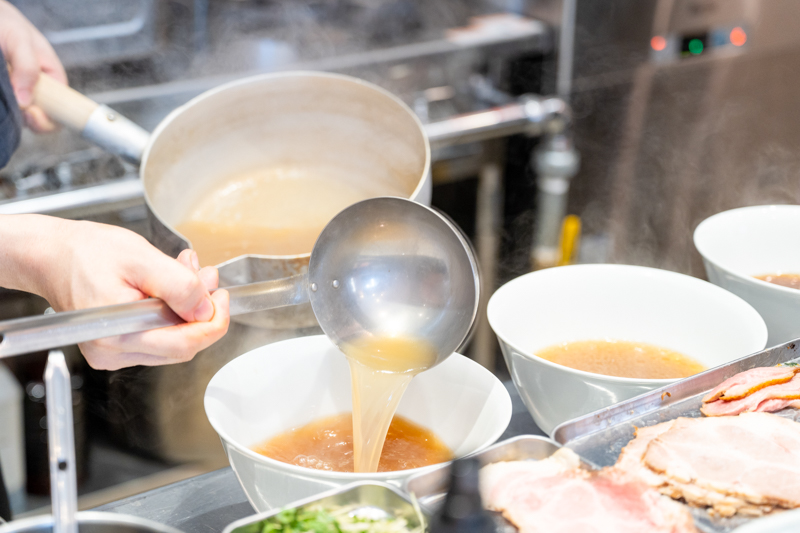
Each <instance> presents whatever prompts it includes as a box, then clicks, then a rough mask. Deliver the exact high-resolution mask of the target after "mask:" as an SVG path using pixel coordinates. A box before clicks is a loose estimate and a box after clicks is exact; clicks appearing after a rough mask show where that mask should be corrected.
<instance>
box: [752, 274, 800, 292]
mask: <svg viewBox="0 0 800 533" xmlns="http://www.w3.org/2000/svg"><path fill="white" fill-rule="evenodd" d="M753 277H754V278H756V279H760V280H761V281H766V282H767V283H773V284H775V285H780V286H781V287H789V288H790V289H800V274H764V275H762V276H753Z"/></svg>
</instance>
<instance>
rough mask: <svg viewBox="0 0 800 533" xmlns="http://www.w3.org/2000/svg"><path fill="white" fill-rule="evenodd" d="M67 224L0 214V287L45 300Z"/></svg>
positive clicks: (31, 216)
mask: <svg viewBox="0 0 800 533" xmlns="http://www.w3.org/2000/svg"><path fill="white" fill-rule="evenodd" d="M69 224H70V222H69V221H66V220H63V219H59V218H55V217H48V216H43V215H0V287H5V288H8V289H16V290H20V291H26V292H32V293H34V294H38V295H40V296H43V297H45V298H47V297H48V294H47V292H48V290H47V289H48V285H49V284H50V283H52V282H53V280H52V279H51V277H52V270H53V269H54V268H57V266H58V263H59V259H58V258H59V256H62V260H63V259H64V258H63V253H64V250H62V248H63V246H64V243H65V242H66V240H67V233H69V231H68V225H69Z"/></svg>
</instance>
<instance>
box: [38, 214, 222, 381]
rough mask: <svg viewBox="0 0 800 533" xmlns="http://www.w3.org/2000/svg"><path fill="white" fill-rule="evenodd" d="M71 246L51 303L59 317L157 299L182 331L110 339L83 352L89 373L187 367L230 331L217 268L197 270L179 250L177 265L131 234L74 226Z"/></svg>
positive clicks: (110, 228)
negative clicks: (91, 370)
mask: <svg viewBox="0 0 800 533" xmlns="http://www.w3.org/2000/svg"><path fill="white" fill-rule="evenodd" d="M70 226H71V227H70V228H69V231H71V237H70V236H67V237H66V238H65V242H68V243H69V244H70V246H69V248H68V251H67V253H66V257H64V258H63V262H62V263H61V265H60V267H61V268H59V270H60V271H61V273H62V275H61V276H57V275H54V276H53V277H52V279H53V281H54V282H55V283H52V284H51V287H50V289H49V291H48V293H49V294H48V295H46V296H45V297H46V298H47V300H48V302H50V304H51V305H52V306H53V308H54V309H55V310H56V311H65V310H70V309H83V308H87V307H98V306H103V305H111V304H117V303H123V302H130V301H134V300H141V299H143V298H146V297H148V296H152V297H155V298H161V299H162V300H164V301H165V302H166V303H167V305H169V306H170V308H171V309H172V310H173V311H174V312H175V313H176V314H177V315H178V316H180V317H181V318H183V319H184V320H186V321H187V323H186V324H181V325H178V326H173V327H169V328H161V329H155V330H150V331H144V332H141V333H132V334H128V335H121V336H119V337H110V338H106V339H100V340H97V341H93V342H87V343H83V344H81V345H80V348H81V351H82V352H83V355H84V357H86V360H87V361H88V362H89V364H90V365H91V366H92V367H93V368H98V369H103V370H115V369H118V368H123V367H127V366H133V365H148V366H153V365H165V364H171V363H179V362H183V361H188V360H190V359H192V358H193V357H194V355H195V354H196V353H197V352H198V351H200V350H202V349H204V348H207V347H208V346H210V345H211V344H213V343H214V342H216V341H217V340H219V339H220V338H221V337H222V336H223V335H224V334H225V332H226V331H227V329H228V324H229V315H228V293H227V291H224V290H223V291H216V292H215V293H214V294H213V295H210V294H209V291H210V290H212V289H215V288H217V285H218V283H219V275H218V272H217V269H216V268H214V267H205V268H203V269H200V265H199V262H198V259H197V253H196V252H194V251H192V250H184V251H183V252H181V254H180V255H179V256H178V260H177V261H176V260H174V259H172V258H170V257H168V256H166V255H164V254H163V253H161V252H160V251H159V250H157V249H156V248H154V247H153V246H152V245H151V244H150V243H148V242H147V241H146V240H145V239H144V238H142V237H140V236H139V235H136V234H135V233H133V232H130V231H127V230H124V229H121V228H117V227H114V226H106V225H102V224H94V223H91V222H72V223H71V224H70Z"/></svg>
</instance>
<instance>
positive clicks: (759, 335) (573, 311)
mask: <svg viewBox="0 0 800 533" xmlns="http://www.w3.org/2000/svg"><path fill="white" fill-rule="evenodd" d="M488 315H489V323H490V324H491V326H492V329H493V330H494V332H495V333H496V334H497V337H498V338H499V340H500V346H501V347H502V350H503V356H504V357H505V360H506V364H507V365H508V368H509V370H510V372H511V377H512V379H513V380H514V384H515V385H516V386H517V390H518V391H519V393H520V396H521V397H522V400H523V401H524V402H525V405H526V407H527V408H528V410H529V411H530V413H531V415H532V416H533V419H534V420H535V421H536V423H537V424H538V425H539V427H540V428H542V430H543V431H545V432H546V433H547V434H552V431H553V429H555V427H556V426H557V425H558V424H560V423H562V422H565V421H567V420H570V419H572V418H575V417H577V416H581V415H584V414H587V413H590V412H592V411H596V410H597V409H601V408H603V407H607V406H609V405H612V404H614V403H617V402H620V401H622V400H626V399H628V398H632V397H633V396H637V395H639V394H642V393H644V392H647V391H650V390H652V389H655V388H658V387H662V386H664V385H666V384H668V383H670V382H672V381H675V380H670V379H632V378H619V377H612V376H604V375H601V374H594V373H590V372H583V371H580V370H574V369H571V368H567V367H565V366H561V365H557V364H555V363H551V362H549V361H546V360H544V359H542V358H540V357H537V356H535V355H533V354H534V353H535V352H536V351H537V350H541V349H543V348H547V347H549V346H553V345H556V344H560V343H564V342H573V341H581V340H599V339H609V340H624V341H631V342H644V343H647V344H653V345H656V346H660V347H663V348H668V349H671V350H674V351H677V352H680V353H683V354H685V355H688V356H690V357H693V358H694V359H695V360H697V361H699V362H700V363H702V364H703V365H705V366H707V367H714V366H717V365H720V364H723V363H726V362H728V361H731V360H733V359H737V358H739V357H742V356H745V355H747V354H750V353H753V352H756V351H758V350H761V349H762V348H764V345H765V343H766V340H767V328H766V326H765V325H764V321H763V320H762V319H761V317H760V316H759V314H758V313H757V312H756V311H755V310H754V309H753V308H752V307H750V306H749V305H748V304H747V303H746V302H744V301H743V300H741V299H740V298H738V297H736V296H734V295H733V294H731V293H729V292H727V291H725V290H722V289H720V288H719V287H715V286H714V285H712V284H710V283H707V282H705V281H702V280H699V279H697V278H693V277H690V276H685V275H683V274H676V273H674V272H668V271H666V270H657V269H654V268H644V267H636V266H627V265H575V266H567V267H558V268H550V269H546V270H539V271H537V272H532V273H530V274H526V275H524V276H521V277H519V278H516V279H514V280H512V281H510V282H509V283H506V284H505V285H503V286H502V287H500V289H499V290H498V291H497V292H496V293H495V294H494V295H493V296H492V298H491V300H489V309H488Z"/></svg>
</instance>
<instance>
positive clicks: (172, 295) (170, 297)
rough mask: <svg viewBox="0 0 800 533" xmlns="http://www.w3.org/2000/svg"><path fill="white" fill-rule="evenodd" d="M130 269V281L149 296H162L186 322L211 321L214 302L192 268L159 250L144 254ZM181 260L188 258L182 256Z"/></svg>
mask: <svg viewBox="0 0 800 533" xmlns="http://www.w3.org/2000/svg"><path fill="white" fill-rule="evenodd" d="M141 259H142V260H141V261H140V262H138V268H135V269H133V270H132V271H131V273H130V275H131V282H132V283H133V284H134V285H135V286H136V288H137V289H139V290H141V291H142V292H144V293H145V294H147V295H149V296H153V297H155V298H161V299H162V300H164V301H165V302H166V303H167V305H169V306H170V308H171V309H172V310H173V311H175V313H176V314H177V315H178V316H180V317H181V318H182V319H184V320H186V321H187V322H208V321H209V320H211V318H212V317H213V316H214V304H213V302H212V301H211V296H210V295H209V293H208V290H207V289H206V287H205V286H204V285H203V282H202V281H201V280H200V277H199V276H198V275H197V273H196V272H194V271H193V268H191V267H187V266H185V265H184V264H182V263H181V262H179V261H176V260H174V259H171V258H169V257H167V256H166V255H164V254H161V253H160V252H157V253H155V254H152V255H148V256H147V258H141ZM182 260H185V256H183V258H182Z"/></svg>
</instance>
